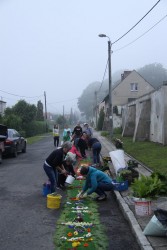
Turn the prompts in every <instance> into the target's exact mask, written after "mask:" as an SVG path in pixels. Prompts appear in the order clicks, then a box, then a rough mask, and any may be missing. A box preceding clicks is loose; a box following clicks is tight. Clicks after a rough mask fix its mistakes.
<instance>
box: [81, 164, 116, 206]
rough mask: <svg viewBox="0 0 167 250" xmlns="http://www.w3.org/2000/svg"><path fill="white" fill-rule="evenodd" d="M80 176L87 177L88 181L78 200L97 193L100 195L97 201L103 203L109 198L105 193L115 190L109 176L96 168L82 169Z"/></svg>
mask: <svg viewBox="0 0 167 250" xmlns="http://www.w3.org/2000/svg"><path fill="white" fill-rule="evenodd" d="M80 174H81V175H83V176H85V177H86V180H85V184H84V186H83V188H82V191H81V192H80V193H79V194H78V195H77V198H85V197H87V196H88V195H90V194H92V193H93V192H95V193H97V194H98V197H97V198H96V200H97V201H102V200H105V199H106V198H107V194H106V193H105V191H110V190H113V184H112V179H111V178H110V177H109V176H108V175H107V174H105V173H103V172H102V171H100V170H97V169H96V168H94V167H91V166H89V167H82V168H81V170H80Z"/></svg>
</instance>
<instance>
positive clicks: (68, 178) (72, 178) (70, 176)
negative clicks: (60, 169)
mask: <svg viewBox="0 0 167 250" xmlns="http://www.w3.org/2000/svg"><path fill="white" fill-rule="evenodd" d="M74 180H75V178H74V177H73V176H72V175H68V176H67V179H66V183H68V184H72V183H73V181H74Z"/></svg>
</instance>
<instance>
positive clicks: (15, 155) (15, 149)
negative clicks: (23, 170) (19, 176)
mask: <svg viewBox="0 0 167 250" xmlns="http://www.w3.org/2000/svg"><path fill="white" fill-rule="evenodd" d="M13 157H14V158H16V157H17V146H16V147H15V148H14V153H13Z"/></svg>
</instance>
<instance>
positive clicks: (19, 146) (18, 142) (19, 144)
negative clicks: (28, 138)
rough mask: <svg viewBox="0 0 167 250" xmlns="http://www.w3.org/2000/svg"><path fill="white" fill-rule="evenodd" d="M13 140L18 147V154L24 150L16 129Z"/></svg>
mask: <svg viewBox="0 0 167 250" xmlns="http://www.w3.org/2000/svg"><path fill="white" fill-rule="evenodd" d="M13 139H14V141H15V143H16V145H17V152H19V151H21V150H22V139H21V136H20V134H19V132H17V131H16V130H15V129H13Z"/></svg>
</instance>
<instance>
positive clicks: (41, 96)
mask: <svg viewBox="0 0 167 250" xmlns="http://www.w3.org/2000/svg"><path fill="white" fill-rule="evenodd" d="M0 91H1V92H3V93H6V94H9V95H13V96H17V97H24V98H39V97H42V96H43V95H40V96H23V95H22V96H21V95H16V94H12V93H9V92H6V91H4V90H1V89H0Z"/></svg>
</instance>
